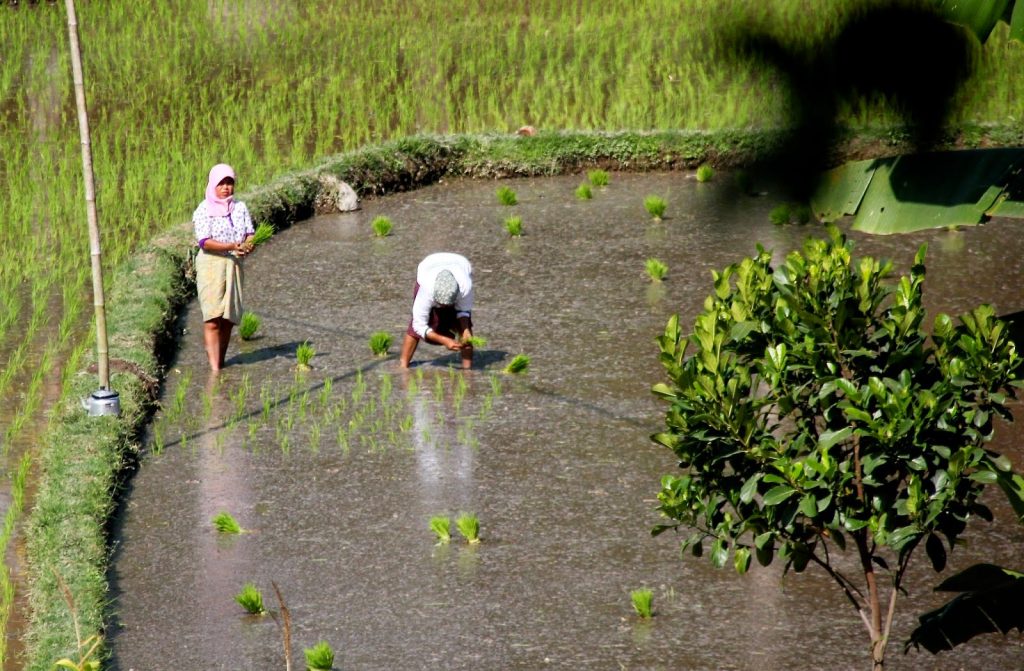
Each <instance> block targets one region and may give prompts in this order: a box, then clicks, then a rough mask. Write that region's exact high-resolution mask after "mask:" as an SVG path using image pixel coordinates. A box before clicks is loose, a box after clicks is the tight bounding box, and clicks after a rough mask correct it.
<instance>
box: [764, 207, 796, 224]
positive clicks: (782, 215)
mask: <svg viewBox="0 0 1024 671" xmlns="http://www.w3.org/2000/svg"><path fill="white" fill-rule="evenodd" d="M792 214H793V213H792V212H791V211H790V209H789V203H782V204H780V205H776V206H775V207H773V208H772V211H771V212H769V213H768V220H769V221H770V222H772V223H773V224H775V225H776V226H783V225H785V224H788V223H790V222H791V221H792Z"/></svg>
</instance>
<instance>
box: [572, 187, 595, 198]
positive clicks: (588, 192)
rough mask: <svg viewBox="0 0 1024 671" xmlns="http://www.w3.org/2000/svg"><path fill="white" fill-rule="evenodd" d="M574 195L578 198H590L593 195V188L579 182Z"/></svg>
mask: <svg viewBox="0 0 1024 671" xmlns="http://www.w3.org/2000/svg"><path fill="white" fill-rule="evenodd" d="M576 197H577V198H579V199H580V200H590V199H591V198H593V197H594V190H593V189H591V188H590V185H589V184H580V185H579V186H577V187H576Z"/></svg>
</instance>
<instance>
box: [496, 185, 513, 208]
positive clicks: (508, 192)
mask: <svg viewBox="0 0 1024 671" xmlns="http://www.w3.org/2000/svg"><path fill="white" fill-rule="evenodd" d="M495 193H496V194H497V196H498V202H499V203H501V204H502V205H509V206H511V205H515V204H516V203H518V202H519V200H518V199H517V198H516V192H515V191H513V190H512V189H511V188H509V187H507V186H499V187H498V190H497V191H496V192H495Z"/></svg>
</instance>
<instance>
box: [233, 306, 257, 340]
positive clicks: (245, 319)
mask: <svg viewBox="0 0 1024 671" xmlns="http://www.w3.org/2000/svg"><path fill="white" fill-rule="evenodd" d="M260 323H261V322H260V318H259V317H257V316H256V315H254V314H253V313H251V312H243V313H242V322H241V323H240V324H239V325H238V337H240V338H241V339H242V340H252V337H253V336H254V335H256V332H257V331H259V330H260Z"/></svg>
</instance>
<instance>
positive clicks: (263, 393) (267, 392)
mask: <svg viewBox="0 0 1024 671" xmlns="http://www.w3.org/2000/svg"><path fill="white" fill-rule="evenodd" d="M260 403H261V404H262V406H263V407H262V409H261V411H260V416H261V417H262V418H263V421H264V422H268V421H270V409H271V408H272V407H273V405H274V392H273V391H272V390H271V389H270V384H269V383H264V384H263V386H262V387H260Z"/></svg>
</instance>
